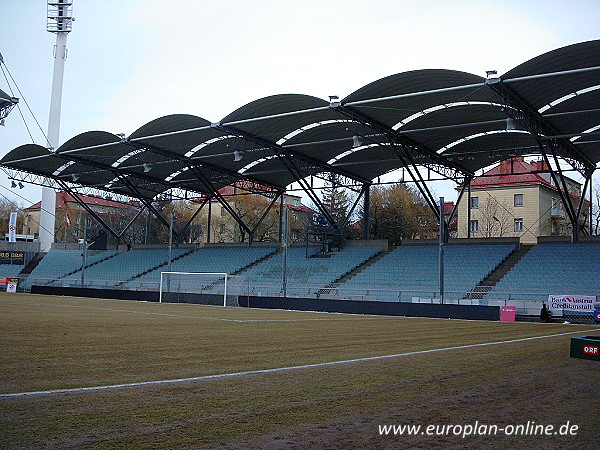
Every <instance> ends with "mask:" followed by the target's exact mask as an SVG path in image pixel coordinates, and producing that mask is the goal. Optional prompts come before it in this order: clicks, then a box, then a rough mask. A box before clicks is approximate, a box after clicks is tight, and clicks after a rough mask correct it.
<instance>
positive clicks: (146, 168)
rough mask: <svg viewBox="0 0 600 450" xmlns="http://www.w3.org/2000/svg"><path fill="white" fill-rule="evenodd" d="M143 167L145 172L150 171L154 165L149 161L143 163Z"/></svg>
mask: <svg viewBox="0 0 600 450" xmlns="http://www.w3.org/2000/svg"><path fill="white" fill-rule="evenodd" d="M142 167H143V168H144V173H148V172H150V170H151V169H152V167H151V166H150V164H148V163H144V164H142Z"/></svg>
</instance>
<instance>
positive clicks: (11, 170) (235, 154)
mask: <svg viewBox="0 0 600 450" xmlns="http://www.w3.org/2000/svg"><path fill="white" fill-rule="evenodd" d="M599 71H600V41H598V40H596V41H589V42H582V43H579V44H575V45H570V46H567V47H564V48H559V49H556V50H554V51H551V52H548V53H546V54H543V55H540V56H538V57H536V58H533V59H532V60H530V61H527V62H525V63H523V64H521V65H519V66H517V67H515V68H514V69H512V70H509V71H508V72H506V73H505V74H503V75H498V74H497V73H496V72H494V71H489V72H488V73H487V77H485V78H484V77H481V76H478V75H474V74H470V73H466V72H459V71H454V70H443V69H439V70H415V71H410V72H404V73H399V74H396V75H391V76H389V77H386V78H382V79H380V80H377V81H374V82H372V83H370V84H368V85H366V86H364V87H361V88H359V89H358V90H356V91H355V92H353V93H352V94H350V95H348V96H347V97H345V98H343V99H339V98H338V97H336V96H332V97H330V99H329V101H325V100H323V99H320V98H317V97H313V96H310V95H299V94H283V95H274V96H271V97H265V98H261V99H258V100H255V101H253V102H250V103H248V104H246V105H244V106H242V107H240V108H238V109H237V110H235V111H233V112H232V113H230V114H229V115H227V116H226V117H224V118H223V119H221V120H220V121H217V122H211V121H208V120H206V119H203V118H201V117H198V116H193V115H189V114H175V115H169V116H165V117H160V118H157V119H155V120H153V121H151V122H149V123H147V124H145V125H143V126H141V127H140V128H139V129H138V130H137V131H135V132H133V133H132V134H131V135H129V136H128V137H125V136H124V135H117V134H113V133H110V132H106V131H89V132H85V133H82V134H80V135H77V136H75V137H73V138H71V139H69V140H67V141H66V142H65V143H64V144H62V145H61V146H59V147H58V148H57V149H56V150H51V149H48V148H46V147H43V146H41V145H37V144H25V145H22V146H19V147H17V148H15V149H13V150H11V151H9V152H8V153H7V154H6V155H5V156H4V157H3V158H2V159H1V160H0V166H1V167H2V168H3V170H4V171H5V172H6V173H7V175H8V176H9V179H11V180H13V181H18V182H22V183H32V184H40V185H48V184H50V185H51V186H52V187H54V188H55V189H56V190H59V191H63V192H65V193H68V195H69V199H71V200H70V201H71V202H72V203H73V204H77V205H79V207H80V210H82V211H84V213H85V214H87V216H88V217H90V218H92V219H94V220H95V222H96V224H98V227H97V229H95V231H94V234H97V232H98V230H100V229H101V230H102V232H103V233H104V234H105V235H107V236H108V241H109V246H110V245H113V244H114V249H109V248H108V247H107V245H106V242H105V243H104V244H103V245H96V246H95V247H94V245H91V246H88V242H89V241H91V240H93V239H88V237H89V235H85V234H84V235H83V238H82V237H81V234H78V235H77V239H78V241H76V242H73V243H71V244H69V245H67V243H66V237H65V243H60V244H58V243H57V244H55V245H54V246H53V248H52V249H51V250H50V251H49V252H47V253H39V252H38V251H36V250H35V248H36V247H35V243H31V245H28V243H20V244H23V246H22V247H20V248H21V249H22V251H24V252H27V253H30V254H31V255H30V257H29V258H28V261H27V262H25V261H24V260H23V261H22V264H21V265H18V264H17V265H14V267H13V264H10V268H5V269H4V270H3V271H2V273H0V276H5V277H18V278H19V279H20V283H19V286H20V289H24V290H27V291H29V290H31V291H32V292H35V291H36V289H38V288H47V289H49V288H54V289H68V288H73V287H77V288H80V289H87V290H89V291H90V292H91V290H101V291H103V295H108V294H107V292H108V291H120V292H125V291H126V292H131V293H134V294H135V293H141V294H144V293H148V292H149V293H156V292H157V290H158V289H159V282H160V276H161V273H163V272H182V273H227V274H229V275H231V276H235V277H237V279H238V281H239V283H237V284H236V285H235V286H230V287H229V289H230V293H232V291H233V290H237V292H233V293H235V294H237V295H239V296H240V297H244V296H245V297H246V298H247V305H250V297H253V298H254V297H264V298H272V299H275V300H273V302H272V303H273V304H277V298H281V297H282V296H285V297H290V298H296V299H298V300H297V302H298V304H301V302H302V301H303V299H310V300H319V301H321V302H323V303H322V304H323V305H334V304H335V305H338V304H339V303H335V302H346V304H352V302H355V303H357V304H358V303H360V304H361V305H362V306H361V307H360V308H362V309H360V311H362V312H369V311H371V310H369V309H368V308H369V306H364V304H363V303H364V302H367V303H370V304H371V305H381V304H386V305H390V304H400V305H401V304H405V303H406V304H408V303H410V304H415V305H423V304H428V305H433V304H439V305H457V306H460V305H464V306H469V307H474V308H480V310H482V311H483V310H484V309H485V308H491V307H496V308H500V307H501V306H516V307H517V314H519V315H523V316H535V315H536V314H538V313H539V309H540V306H541V303H542V302H543V301H547V300H548V298H549V296H551V295H565V296H585V297H586V298H592V297H593V298H595V297H596V296H597V295H599V294H600V284H599V282H598V280H597V274H598V271H599V269H600V241H599V240H597V239H595V236H592V234H593V233H594V230H593V229H592V220H588V221H587V222H586V221H582V220H581V217H582V210H583V206H584V205H587V207H589V208H590V210H589V217H591V216H592V215H593V211H592V210H591V202H587V203H586V202H583V201H578V199H577V198H575V197H574V196H573V195H571V192H570V191H569V189H568V186H567V177H566V175H565V172H574V173H575V174H576V176H577V177H579V178H580V179H582V180H583V183H582V188H581V197H585V196H586V194H587V193H588V188H589V195H590V198H591V179H592V175H593V173H594V171H595V169H596V166H597V164H598V162H599V161H600V149H599V147H598V145H599V144H598V140H597V139H596V136H597V133H598V131H597V130H598V128H599V127H600V114H599V110H598V108H597V104H598V100H600V89H599V88H600V86H599V85H598V72H599ZM0 94H3V93H2V92H0ZM0 96H1V95H0ZM529 156H536V157H538V158H540V157H541V160H542V161H543V164H541V165H540V167H541V169H540V170H541V171H543V172H544V173H545V174H546V178H545V180H546V182H547V184H548V185H549V186H552V187H553V191H552V192H555V193H556V196H557V197H559V198H558V200H557V201H560V203H561V204H562V210H563V211H564V214H565V220H567V221H568V222H569V224H570V228H569V229H570V233H571V236H569V237H568V238H567V240H566V241H565V239H564V237H560V239H555V240H552V239H551V238H547V239H543V237H542V236H540V237H539V238H538V241H537V243H529V242H527V243H525V242H520V241H519V239H518V238H498V239H481V238H478V239H475V238H472V237H471V236H469V237H468V238H465V239H452V238H451V237H450V233H449V232H448V230H449V229H451V228H452V227H453V225H452V224H455V223H456V218H457V212H458V208H459V205H460V204H461V201H464V202H467V203H466V204H467V205H471V203H472V202H471V198H470V194H471V191H470V186H471V182H472V181H473V179H474V178H475V177H480V176H484V174H485V173H486V171H489V168H490V167H492V166H494V165H497V164H499V163H501V162H502V161H506V160H510V159H511V158H516V157H519V158H522V157H529ZM399 169H402V170H403V171H404V173H406V174H407V178H406V179H402V181H401V182H403V183H410V184H411V186H414V187H415V190H416V192H418V194H419V195H420V197H421V198H422V199H423V202H424V204H425V205H426V207H427V208H429V209H428V213H429V214H430V215H431V216H432V217H433V218H434V220H435V221H437V223H438V224H439V239H438V240H437V241H430V240H425V239H423V240H421V241H418V240H408V239H405V240H403V241H402V242H401V243H400V245H395V246H394V247H389V246H388V243H387V242H381V241H379V240H372V239H370V238H371V236H370V230H371V226H370V220H371V214H372V211H371V210H370V205H371V203H370V201H371V200H370V192H371V188H372V187H373V186H374V185H377V184H378V183H377V180H378V179H379V177H381V176H383V175H385V174H388V173H390V172H392V171H394V170H399ZM425 174H428V175H425ZM431 174H435V177H434V178H432V177H431V176H430V175H431ZM510 175H512V176H518V175H519V174H518V173H513V172H510ZM314 179H317V180H323V179H324V180H326V181H327V182H329V183H330V186H331V185H333V186H335V187H336V188H343V189H346V192H347V193H349V195H350V198H351V201H350V205H349V207H348V209H347V210H346V211H344V214H341V215H340V214H339V213H338V212H337V211H335V210H334V208H333V206H332V205H333V204H334V202H333V200H332V199H331V198H330V199H329V201H326V200H324V197H323V195H320V193H319V192H318V191H319V188H317V187H315V185H314V183H313V181H314ZM432 179H444V180H451V181H454V182H455V183H456V185H457V191H458V199H457V201H456V202H455V203H454V204H450V205H452V208H451V211H447V204H442V206H441V208H440V207H439V204H440V203H439V202H440V201H441V199H438V198H435V196H434V195H433V193H432V189H431V188H430V187H429V184H430V183H429V182H430V181H431V180H432ZM293 183H294V184H297V185H299V186H300V187H301V188H302V190H303V191H304V193H305V195H306V196H307V197H308V198H310V201H311V202H312V203H313V205H314V211H311V210H310V209H308V208H303V209H302V211H303V212H304V213H310V214H311V215H312V214H313V212H314V217H313V219H312V222H311V223H310V224H307V225H306V227H305V228H306V229H305V236H300V235H299V234H298V236H297V237H296V238H295V239H291V238H290V234H289V233H288V231H287V224H288V221H289V220H290V218H289V217H287V207H286V204H285V201H284V199H285V196H286V195H287V194H286V192H287V191H288V189H289V186H290V185H292V184H293ZM232 186H234V187H235V189H231V187H232ZM228 187H229V191H231V190H233V191H235V194H232V195H224V194H223V192H225V190H226V188H228ZM241 191H243V192H244V195H247V196H249V198H251V199H257V198H260V202H253V201H247V202H243V201H242V200H240V195H241V194H240V192H241ZM90 196H98V198H100V197H102V198H106V197H108V196H109V197H110V201H111V202H120V204H122V205H124V207H123V208H121V209H119V208H115V209H116V210H122V211H125V212H124V213H122V216H123V217H121V218H120V219H119V220H115V221H112V222H111V221H110V220H108V219H107V217H106V215H103V213H102V212H99V211H98V210H95V209H94V208H92V207H90V206H89V204H90V201H89V199H90V198H91V197H90ZM178 202H180V203H181V204H183V205H184V206H183V207H182V208H180V209H179V210H178V209H177V208H178V207H177V204H178ZM212 205H218V207H219V208H218V211H219V213H218V214H217V213H215V212H214V211H213V210H212V209H211V208H217V206H212ZM257 205H258V206H257ZM205 208H206V209H208V211H206V209H205ZM467 209H469V208H467ZM185 210H189V211H191V212H190V213H186V212H185ZM182 211H183V212H182ZM358 211H360V213H359V212H358ZM129 212H130V213H131V215H130V216H128V217H125V214H126V213H127V214H129ZM201 212H202V213H203V214H204V213H206V214H204V215H203V216H202V217H203V219H202V220H203V221H202V223H199V222H198V221H197V218H198V217H200V216H201V214H200V213H201ZM585 212H586V213H587V212H588V211H585ZM184 213H185V214H187V216H186V217H187V218H186V220H185V221H184V222H182V223H180V226H179V227H175V226H174V225H173V220H174V217H175V216H176V215H177V216H183V215H185V214H184ZM120 214H121V213H120ZM467 214H470V213H469V212H467ZM358 215H360V218H359V219H358V220H357V217H358ZM224 216H227V217H228V220H229V221H230V223H233V224H234V226H233V227H226V226H225V224H224V223H223V220H224V219H223V217H224ZM151 218H152V219H153V220H155V221H156V223H157V224H158V225H157V226H158V227H160V228H161V230H162V235H160V239H159V238H157V242H148V235H149V234H148V230H147V228H148V224H149V223H150V220H151ZM494 219H495V217H494ZM495 220H497V219H495ZM140 221H141V222H143V224H142V228H141V229H142V231H141V232H140V233H138V237H137V238H138V241H135V242H134V244H133V245H132V244H131V241H132V240H133V238H130V237H129V236H130V235H128V234H127V233H131V232H132V231H131V230H133V227H134V224H135V223H138V222H140ZM86 223H87V222H86ZM467 223H468V222H467ZM144 224H145V225H144ZM350 224H354V225H356V224H360V226H359V227H358V228H357V227H356V226H354V227H353V228H354V229H355V230H356V229H358V230H359V231H360V234H361V235H360V236H356V235H353V236H350V235H349V234H348V233H347V232H346V231H347V230H348V228H349V227H350ZM86 226H87V225H86ZM424 226H425V225H424ZM427 226H429V225H427ZM144 227H145V228H144ZM215 227H221V230H222V231H221V234H223V233H225V230H230V229H232V230H233V231H235V233H236V234H235V239H239V242H237V243H236V244H227V245H226V244H223V243H221V244H219V243H218V242H211V239H214V236H218V235H219V232H218V231H217V232H215V229H214V228H215ZM265 227H267V228H268V227H271V228H273V229H276V231H275V232H270V231H269V230H270V229H271V228H269V229H268V230H267V231H266V232H265V231H264V229H265ZM191 230H194V232H195V233H196V234H195V235H193V236H192V234H190V233H191ZM233 231H232V233H233ZM86 232H87V231H86ZM144 232H145V241H143V243H142V238H140V237H139V236H140V235H141V234H143V233H144ZM65 236H66V232H65ZM156 236H159V235H158V234H156ZM194 236H195V237H194ZM359 238H361V239H359ZM94 239H95V238H94ZM159 240H160V242H166V241H167V240H168V242H169V245H168V247H167V246H166V245H164V244H163V245H160V244H159V242H158V241H159ZM260 241H262V242H260ZM288 241H290V242H289V244H290V245H289V246H288ZM95 242H98V240H96V241H95ZM223 242H225V241H224V238H223ZM7 250H10V249H9V248H8V247H7ZM3 266H6V264H3V265H2V266H0V268H2V267H3ZM211 289H212V291H215V286H212V287H211ZM54 292H60V291H54ZM63 292H67V291H63ZM78 292H79V294H81V293H82V292H84V291H82V290H79V291H78ZM134 294H132V295H134ZM139 298H150V297H147V296H146V297H144V296H141V297H139ZM241 304H242V302H241V301H240V305H241ZM311 305H313V304H312V303H311ZM328 307H329V306H323V308H328ZM371 307H372V308H375V307H378V306H371ZM300 309H302V308H300ZM495 311H496V312H497V311H498V310H497V309H496V310H495ZM591 312H592V311H591V310H589V311H588V310H586V311H579V313H581V314H579V315H580V316H582V317H583V319H581V318H580V319H581V320H583V321H586V320H591V317H592V315H591ZM588 313H589V314H588ZM423 314H426V313H423Z"/></svg>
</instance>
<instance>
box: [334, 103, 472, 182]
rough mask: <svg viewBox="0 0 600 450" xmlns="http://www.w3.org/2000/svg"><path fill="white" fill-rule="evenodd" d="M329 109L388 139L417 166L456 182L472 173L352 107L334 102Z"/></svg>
mask: <svg viewBox="0 0 600 450" xmlns="http://www.w3.org/2000/svg"><path fill="white" fill-rule="evenodd" d="M331 108H332V109H334V110H336V111H338V112H339V113H340V114H342V115H344V116H345V117H347V118H349V119H351V120H354V121H356V122H358V123H361V124H362V125H364V126H366V127H368V128H370V129H371V130H373V131H374V132H375V133H381V134H383V135H384V136H386V137H387V138H388V140H389V141H390V142H393V143H394V144H396V145H398V146H401V147H403V148H404V150H405V153H407V154H408V153H410V154H411V155H412V159H413V160H414V161H416V162H418V164H420V165H422V166H425V167H427V168H429V169H431V170H433V171H434V172H437V173H439V174H440V175H442V176H444V177H446V178H448V179H451V180H455V181H456V180H457V179H459V178H462V177H464V176H465V175H471V176H472V175H473V173H471V172H470V171H468V170H467V169H465V168H464V167H461V166H459V165H458V164H456V163H454V162H452V161H449V160H448V159H447V158H445V157H444V156H442V155H440V154H438V153H437V152H436V151H434V150H432V149H430V148H428V147H427V146H425V145H422V144H420V143H418V142H416V141H414V140H412V139H410V138H409V137H407V136H405V135H404V134H400V133H399V132H397V131H395V130H394V129H392V128H390V127H388V126H387V125H385V124H383V123H381V122H379V121H377V120H376V119H374V118H372V117H370V116H369V115H367V114H365V113H363V112H361V111H358V110H357V109H355V108H353V107H352V106H348V105H342V104H340V103H338V102H334V103H331Z"/></svg>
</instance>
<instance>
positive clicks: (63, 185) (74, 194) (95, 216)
mask: <svg viewBox="0 0 600 450" xmlns="http://www.w3.org/2000/svg"><path fill="white" fill-rule="evenodd" d="M56 181H57V183H58V184H59V186H60V187H61V188H62V189H63V190H65V191H67V192H68V193H69V194H70V195H71V196H72V197H73V198H74V199H75V201H76V202H77V203H78V204H79V206H81V207H82V208H83V209H85V211H86V212H87V213H88V214H89V215H90V216H92V217H93V219H94V220H95V221H96V222H98V223H99V224H100V225H102V227H103V228H104V229H106V230H107V231H108V232H109V233H110V234H112V236H113V237H114V238H115V239H117V240H118V239H119V237H120V236H119V234H118V233H117V232H116V231H114V230H113V229H112V228H111V227H110V226H109V225H108V224H107V223H106V222H105V221H104V220H102V218H101V217H100V216H99V215H98V214H96V212H95V211H94V210H93V209H92V208H90V207H89V205H88V204H87V203H85V202H84V201H83V200H82V199H81V198H80V197H79V195H78V194H77V192H75V191H74V190H73V189H71V188H70V187H69V186H68V185H67V183H65V182H64V181H62V180H56Z"/></svg>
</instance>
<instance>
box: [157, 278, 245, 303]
mask: <svg viewBox="0 0 600 450" xmlns="http://www.w3.org/2000/svg"><path fill="white" fill-rule="evenodd" d="M243 286H244V283H243V277H240V276H237V275H229V274H227V273H213V272H161V273H160V285H159V297H158V298H159V300H158V301H159V302H160V303H162V302H163V301H165V302H185V303H187V302H190V303H196V302H197V301H189V299H192V298H198V297H200V298H201V299H203V300H201V301H200V303H208V304H215V303H214V299H215V298H217V299H219V300H218V304H222V305H223V306H237V296H238V295H239V294H240V292H241V290H242V289H243ZM211 300H212V301H211Z"/></svg>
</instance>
